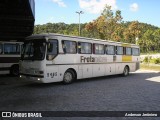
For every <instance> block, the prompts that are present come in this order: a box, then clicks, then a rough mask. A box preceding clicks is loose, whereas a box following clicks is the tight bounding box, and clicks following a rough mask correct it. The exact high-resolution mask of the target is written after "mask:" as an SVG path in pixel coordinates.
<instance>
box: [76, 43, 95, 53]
mask: <svg viewBox="0 0 160 120" xmlns="http://www.w3.org/2000/svg"><path fill="white" fill-rule="evenodd" d="M78 53H81V54H92V44H91V43H86V42H78Z"/></svg>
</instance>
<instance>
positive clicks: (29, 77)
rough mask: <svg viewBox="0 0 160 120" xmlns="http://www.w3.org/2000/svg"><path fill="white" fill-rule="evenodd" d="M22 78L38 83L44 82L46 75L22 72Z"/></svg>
mask: <svg viewBox="0 0 160 120" xmlns="http://www.w3.org/2000/svg"><path fill="white" fill-rule="evenodd" d="M20 78H22V79H26V80H30V81H34V82H38V83H44V75H31V74H24V73H20Z"/></svg>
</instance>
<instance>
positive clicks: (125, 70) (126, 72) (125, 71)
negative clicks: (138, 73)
mask: <svg viewBox="0 0 160 120" xmlns="http://www.w3.org/2000/svg"><path fill="white" fill-rule="evenodd" d="M122 75H123V76H124V77H125V76H128V75H129V67H128V66H125V67H124V70H123V74H122Z"/></svg>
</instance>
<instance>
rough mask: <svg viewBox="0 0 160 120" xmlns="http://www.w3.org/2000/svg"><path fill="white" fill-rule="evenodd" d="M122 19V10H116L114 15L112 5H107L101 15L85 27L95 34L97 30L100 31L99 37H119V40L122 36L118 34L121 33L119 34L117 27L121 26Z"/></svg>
mask: <svg viewBox="0 0 160 120" xmlns="http://www.w3.org/2000/svg"><path fill="white" fill-rule="evenodd" d="M121 20H122V17H121V11H119V10H118V11H116V12H115V15H114V13H113V11H112V10H111V6H108V5H106V7H105V8H104V10H103V12H102V13H101V16H100V17H98V18H97V19H96V20H94V21H93V22H90V23H89V24H87V25H86V27H85V28H86V30H88V31H89V32H92V33H93V34H95V32H96V33H98V38H101V39H109V40H111V39H112V38H118V40H119V37H120V36H118V35H119V34H117V31H115V29H116V28H118V29H119V28H120V23H121ZM117 26H118V27H117ZM116 40H117V39H116Z"/></svg>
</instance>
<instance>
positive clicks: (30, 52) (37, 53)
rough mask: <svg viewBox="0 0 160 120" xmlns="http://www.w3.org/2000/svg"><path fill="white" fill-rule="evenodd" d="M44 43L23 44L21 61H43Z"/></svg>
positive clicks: (35, 41)
mask: <svg viewBox="0 0 160 120" xmlns="http://www.w3.org/2000/svg"><path fill="white" fill-rule="evenodd" d="M45 48H46V42H45V41H41V40H32V41H29V42H26V43H24V46H23V51H22V60H23V59H24V60H43V59H44V57H45Z"/></svg>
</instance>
